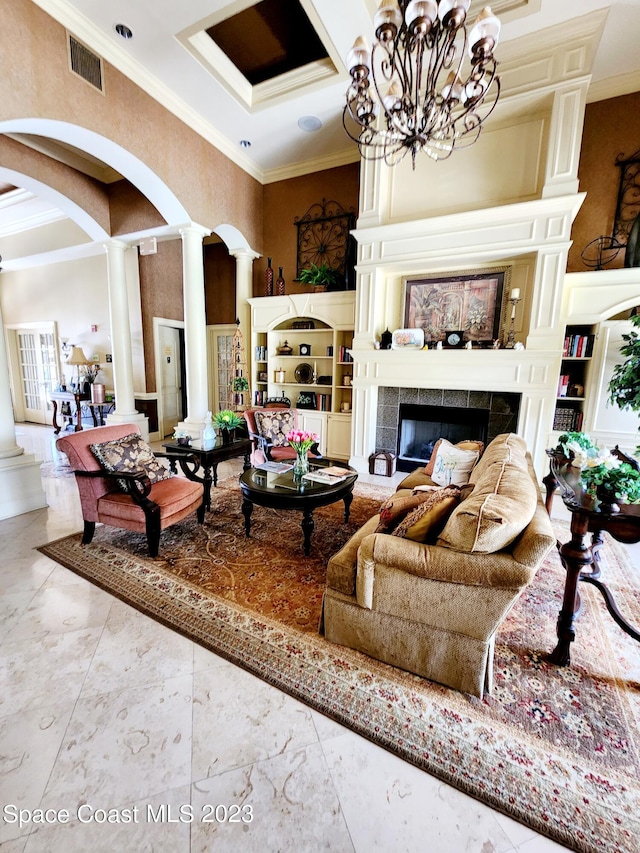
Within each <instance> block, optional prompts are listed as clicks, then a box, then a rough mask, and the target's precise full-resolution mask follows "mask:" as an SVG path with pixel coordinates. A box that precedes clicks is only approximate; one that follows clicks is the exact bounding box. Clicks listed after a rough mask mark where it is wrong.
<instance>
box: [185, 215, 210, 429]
mask: <svg viewBox="0 0 640 853" xmlns="http://www.w3.org/2000/svg"><path fill="white" fill-rule="evenodd" d="M210 233H211V232H210V231H208V230H207V229H206V228H203V227H201V226H199V225H190V226H188V227H186V228H181V229H180V236H181V237H182V277H183V282H182V286H183V299H184V345H185V361H186V364H185V371H186V376H187V417H186V418H185V420H184V422H183V424H181V427H184V428H185V429H186V430H187V431H188V432H190V433H191V434H192V435H199V432H200V429H201V427H202V426H203V425H204V418H205V415H206V413H207V410H208V408H209V393H208V380H207V318H206V311H205V293H204V255H203V251H202V240H203V238H204V237H206V236H208V235H209V234H210Z"/></svg>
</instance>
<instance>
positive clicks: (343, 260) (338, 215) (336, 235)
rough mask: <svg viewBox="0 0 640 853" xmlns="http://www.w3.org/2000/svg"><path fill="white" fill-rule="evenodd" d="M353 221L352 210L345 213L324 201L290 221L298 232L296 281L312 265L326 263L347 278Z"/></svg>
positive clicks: (337, 205)
mask: <svg viewBox="0 0 640 853" xmlns="http://www.w3.org/2000/svg"><path fill="white" fill-rule="evenodd" d="M355 222H356V215H355V212H354V210H353V208H350V209H349V210H345V209H344V208H343V207H342V205H340V204H339V203H338V202H337V201H326V199H322V203H321V204H317V203H316V204H312V205H311V207H310V208H309V210H307V212H306V213H305V214H304V216H301V217H299V218H298V217H297V216H296V218H295V219H294V220H293V224H294V225H295V226H296V227H297V229H298V254H297V259H296V278H297V277H298V276H299V275H300V273H301V272H302V270H303V269H307V268H308V267H310V266H311V264H315V265H316V266H319V267H320V266H322V265H323V264H327V266H329V267H330V268H331V269H333V270H337V271H338V272H339V273H340V275H341V276H345V277H346V276H347V275H348V269H347V265H348V262H349V240H350V236H349V231H350V230H351V229H352V228H353V227H354V226H355ZM351 239H352V238H351Z"/></svg>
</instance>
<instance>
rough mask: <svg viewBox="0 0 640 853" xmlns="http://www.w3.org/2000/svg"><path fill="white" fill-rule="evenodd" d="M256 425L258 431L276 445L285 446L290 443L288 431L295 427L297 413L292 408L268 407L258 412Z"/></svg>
mask: <svg viewBox="0 0 640 853" xmlns="http://www.w3.org/2000/svg"><path fill="white" fill-rule="evenodd" d="M255 418H256V427H257V429H258V433H259V434H260V435H261V436H262V437H263V438H266V439H267V441H268V442H269V444H273V445H274V447H285V446H288V445H289V442H288V441H287V433H289V432H291V430H292V429H295V426H296V420H295V413H294V412H292V411H291V409H280V410H278V409H267V410H265V411H264V412H256V413H255Z"/></svg>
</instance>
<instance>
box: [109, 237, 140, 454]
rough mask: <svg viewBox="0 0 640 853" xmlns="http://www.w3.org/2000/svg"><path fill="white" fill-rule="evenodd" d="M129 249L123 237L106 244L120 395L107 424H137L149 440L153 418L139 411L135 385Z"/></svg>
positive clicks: (115, 370)
mask: <svg viewBox="0 0 640 853" xmlns="http://www.w3.org/2000/svg"><path fill="white" fill-rule="evenodd" d="M128 248H129V246H128V245H127V244H126V243H124V242H122V241H120V240H112V241H111V242H110V243H106V244H105V249H106V251H107V280H108V288H109V317H110V322H111V343H112V346H113V387H114V391H115V395H116V409H115V412H112V413H111V414H109V415H108V416H107V423H110V424H113V423H118V424H123V423H126V424H129V423H134V424H137V425H138V426H139V427H140V430H141V432H142V435H143V436H144V437H145V438H147V439H148V438H149V421H148V418H146V417H145V416H144V415H141V414H140V413H139V412H137V411H136V405H135V392H134V387H133V355H132V350H131V332H130V328H131V323H130V317H129V297H128V292H127V273H126V265H125V254H126V252H127V249H128Z"/></svg>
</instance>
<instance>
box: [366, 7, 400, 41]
mask: <svg viewBox="0 0 640 853" xmlns="http://www.w3.org/2000/svg"><path fill="white" fill-rule="evenodd" d="M401 26H402V12H401V11H400V9H399V8H398V4H397V3H396V0H382V3H381V4H380V5H379V6H378V11H377V12H376V13H375V15H374V16H373V28H374V30H375V33H376V36H377V38H378V39H379V40H380V41H382V42H385V41H390V40H391V39H394V38H395V37H396V35H397V33H398V30H399V29H400V27H401Z"/></svg>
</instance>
